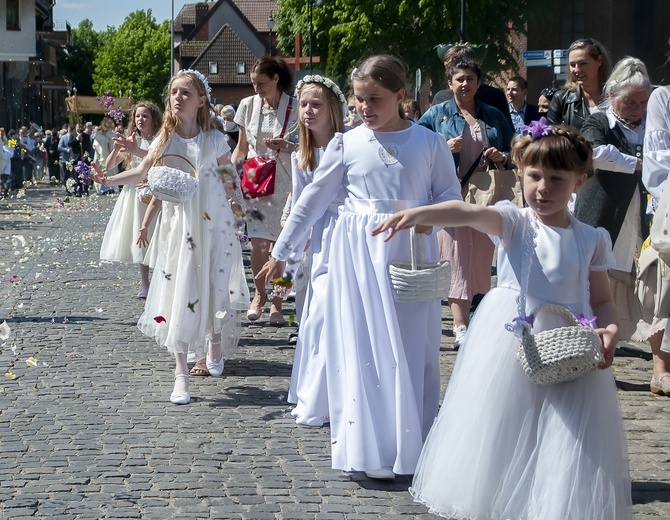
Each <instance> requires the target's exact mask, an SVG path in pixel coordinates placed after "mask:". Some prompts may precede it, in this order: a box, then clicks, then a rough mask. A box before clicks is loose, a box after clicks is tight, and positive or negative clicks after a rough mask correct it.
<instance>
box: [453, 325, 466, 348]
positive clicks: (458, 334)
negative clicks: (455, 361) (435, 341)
mask: <svg viewBox="0 0 670 520" xmlns="http://www.w3.org/2000/svg"><path fill="white" fill-rule="evenodd" d="M467 331H468V328H467V327H466V326H465V325H461V326H460V327H454V328H453V332H454V337H455V339H454V350H458V349H459V348H461V344H462V343H463V339H464V338H465V333H466V332H467Z"/></svg>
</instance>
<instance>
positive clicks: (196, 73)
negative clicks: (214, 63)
mask: <svg viewBox="0 0 670 520" xmlns="http://www.w3.org/2000/svg"><path fill="white" fill-rule="evenodd" d="M187 74H193V75H194V76H195V77H196V78H198V79H199V80H200V82H201V83H202V86H203V87H205V92H207V101H209V102H210V103H211V102H212V87H210V86H209V81H207V78H206V77H205V75H204V74H203V73H202V72H200V71H199V70H195V69H181V70H180V71H179V72H177V73H176V74H175V75H174V77H175V78H178V77H179V76H184V75H187Z"/></svg>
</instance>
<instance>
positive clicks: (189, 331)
mask: <svg viewBox="0 0 670 520" xmlns="http://www.w3.org/2000/svg"><path fill="white" fill-rule="evenodd" d="M155 145H156V143H155V142H154V144H153V145H152V148H153V146H155ZM168 152H169V153H171V154H178V155H181V156H182V157H186V158H187V159H188V160H189V161H190V162H191V163H193V164H194V165H195V167H196V171H197V174H198V179H199V185H198V190H197V191H196V193H195V195H193V197H192V198H191V199H189V200H187V201H186V202H183V203H181V204H173V203H171V202H163V205H162V217H161V225H160V226H159V227H158V230H157V234H156V235H155V236H154V238H153V240H154V241H156V247H157V248H158V253H157V259H156V261H157V264H156V267H155V269H154V272H153V276H152V278H151V285H150V287H149V294H148V295H147V301H146V304H145V307H144V313H143V314H142V316H140V319H139V321H138V323H137V326H138V328H139V329H140V330H141V331H142V332H143V333H144V334H146V335H147V336H151V337H153V338H154V339H155V340H156V342H157V343H158V344H159V345H162V346H165V347H167V349H168V351H170V352H172V353H183V354H188V353H190V352H192V353H193V354H195V356H197V359H199V358H201V357H205V350H206V349H205V347H206V341H207V340H209V339H211V338H212V335H213V334H216V333H221V337H222V342H221V347H222V349H223V351H224V353H230V351H231V350H232V349H234V348H235V347H236V346H237V342H238V339H239V317H238V312H237V311H240V310H244V309H246V308H247V305H248V302H249V291H248V288H247V283H246V279H245V276H244V266H243V264H242V249H241V247H240V242H239V240H238V239H237V236H236V234H235V228H234V221H235V217H234V215H233V212H232V210H231V208H230V203H229V202H228V197H227V196H226V191H225V186H224V183H223V182H222V181H221V179H220V178H219V176H218V175H217V173H216V172H215V168H216V165H217V158H221V157H223V156H225V155H226V154H228V153H229V152H230V147H229V146H228V144H227V143H226V141H225V139H224V137H223V134H222V133H221V132H219V131H216V130H212V131H210V132H200V133H199V134H198V135H197V136H195V137H194V138H192V139H183V138H181V137H180V136H179V135H178V134H177V133H173V134H172V136H171V137H170V139H169V141H168V144H167V150H166V152H165V153H168ZM150 153H151V152H150ZM175 166H176V164H175Z"/></svg>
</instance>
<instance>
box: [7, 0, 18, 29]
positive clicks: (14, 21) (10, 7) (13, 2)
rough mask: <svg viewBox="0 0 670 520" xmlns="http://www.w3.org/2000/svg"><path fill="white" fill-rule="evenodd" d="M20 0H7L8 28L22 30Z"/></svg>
mask: <svg viewBox="0 0 670 520" xmlns="http://www.w3.org/2000/svg"><path fill="white" fill-rule="evenodd" d="M19 1H20V0H7V30H8V31H20V30H21V25H20V23H19V20H20V16H19Z"/></svg>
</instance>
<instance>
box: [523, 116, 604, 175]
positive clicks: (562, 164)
mask: <svg viewBox="0 0 670 520" xmlns="http://www.w3.org/2000/svg"><path fill="white" fill-rule="evenodd" d="M512 160H513V161H514V163H515V164H516V165H517V166H518V167H519V169H520V170H523V168H524V167H526V166H538V167H539V166H541V167H544V168H551V169H554V170H563V171H571V172H576V173H578V174H583V173H585V174H586V175H587V176H588V177H591V176H592V175H593V147H592V146H591V143H589V142H588V141H587V140H586V139H584V137H582V134H580V133H579V132H577V131H575V130H573V129H571V128H568V127H565V126H557V127H554V128H553V129H551V130H550V131H549V132H548V134H547V135H544V136H542V137H539V138H533V137H532V136H530V135H525V136H523V137H520V138H518V139H517V140H516V141H515V143H514V145H513V147H512Z"/></svg>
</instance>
